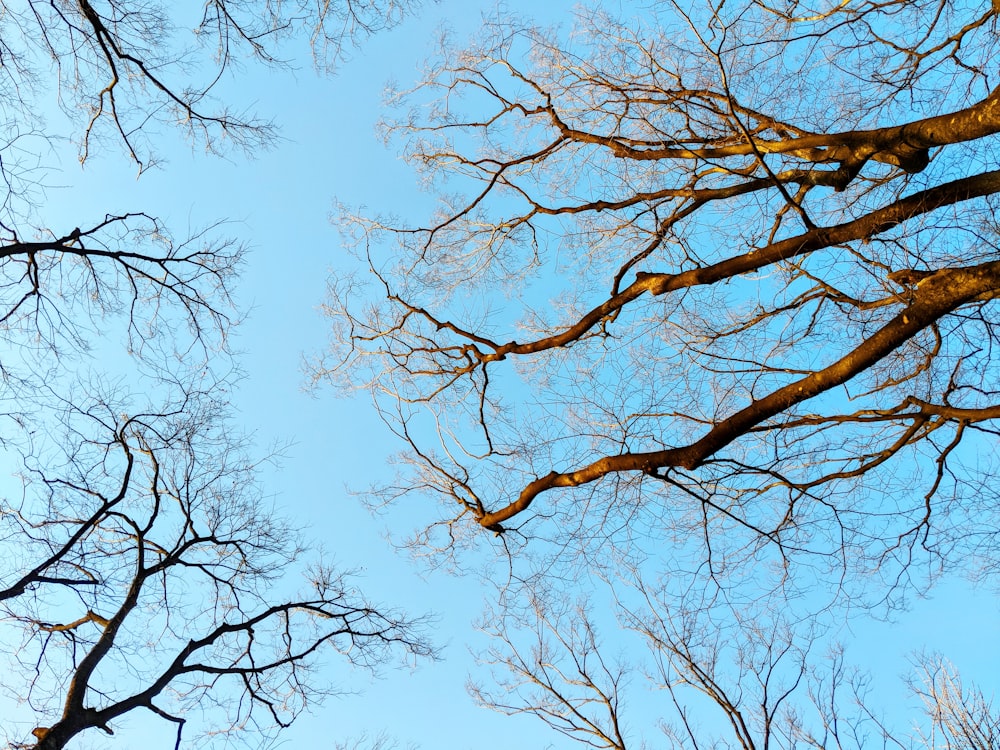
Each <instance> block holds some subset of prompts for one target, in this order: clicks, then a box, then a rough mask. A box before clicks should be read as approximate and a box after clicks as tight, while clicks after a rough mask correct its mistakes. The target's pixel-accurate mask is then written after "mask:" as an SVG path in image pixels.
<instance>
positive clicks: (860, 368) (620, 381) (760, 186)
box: [317, 0, 1000, 598]
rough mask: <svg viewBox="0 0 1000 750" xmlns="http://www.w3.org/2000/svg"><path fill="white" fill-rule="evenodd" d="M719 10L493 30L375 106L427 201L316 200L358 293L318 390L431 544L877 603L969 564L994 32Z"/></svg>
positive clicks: (969, 23)
mask: <svg viewBox="0 0 1000 750" xmlns="http://www.w3.org/2000/svg"><path fill="white" fill-rule="evenodd" d="M716 5H718V4H711V5H709V4H705V7H704V9H703V10H697V9H695V10H690V12H689V11H688V9H687V8H686V6H685V4H681V3H660V4H657V6H656V8H655V10H652V11H650V9H648V8H644V11H643V13H642V14H638V15H637V18H636V19H635V20H627V21H621V20H618V19H616V18H614V17H611V16H608V15H606V14H604V13H602V12H598V11H583V14H582V16H581V17H580V18H579V19H578V21H577V24H576V26H575V28H574V30H573V32H572V33H570V34H567V33H563V32H560V30H558V29H556V30H552V31H546V30H542V29H537V28H531V27H527V26H524V25H520V24H518V23H516V22H498V23H497V24H495V25H493V26H491V27H490V28H488V29H487V30H486V31H485V32H484V38H483V39H482V40H481V41H480V42H478V43H476V44H475V45H474V46H472V47H471V48H468V49H464V50H457V49H453V48H447V49H445V50H443V51H442V52H441V53H440V54H439V55H438V56H437V58H436V59H437V62H436V63H434V64H433V66H432V67H431V68H430V70H429V72H428V74H427V77H426V79H425V80H424V82H423V83H421V84H420V85H419V86H417V87H416V88H415V89H414V90H412V91H407V92H403V93H401V94H400V95H399V98H398V104H399V107H400V108H401V109H403V110H404V113H403V115H402V116H401V117H400V118H398V119H397V120H394V121H391V122H389V123H388V124H387V126H386V127H387V132H388V134H389V136H391V137H396V138H399V139H401V140H402V142H403V143H404V146H405V148H406V152H407V155H408V157H409V158H410V159H411V160H412V161H413V162H414V163H415V164H416V165H417V166H418V167H419V168H420V169H421V170H424V171H425V172H426V174H427V184H429V185H432V186H434V187H435V188H436V187H437V186H438V185H443V184H444V181H445V180H449V182H448V188H447V189H448V190H449V191H450V192H444V191H443V189H442V191H441V192H439V193H438V196H439V200H440V203H439V211H438V212H437V213H436V214H435V215H434V216H433V217H432V218H431V219H430V220H429V221H428V222H427V223H426V224H423V225H416V226H401V225H399V223H394V222H393V221H391V220H389V219H382V218H378V217H375V218H371V217H367V216H357V215H352V214H351V213H350V212H349V211H347V210H345V213H344V219H343V224H342V225H343V227H344V229H345V232H348V233H351V236H352V237H353V239H354V240H355V241H356V247H357V251H358V256H359V257H360V259H361V262H362V264H363V270H362V272H361V274H362V275H361V276H357V277H351V276H345V277H341V278H338V279H336V280H335V281H334V282H333V284H332V292H331V299H330V303H329V312H330V315H331V317H332V320H333V326H334V344H333V347H332V350H331V353H330V355H329V357H328V358H326V359H325V360H324V361H323V362H322V363H321V364H320V365H319V366H318V368H317V372H318V377H321V378H322V377H332V378H334V379H340V380H341V381H342V382H346V383H347V384H348V385H350V386H359V387H366V388H370V389H371V391H372V393H373V394H374V396H375V399H376V401H377V403H378V404H379V408H380V409H381V411H382V413H383V415H384V417H385V419H386V421H387V422H388V423H389V424H390V426H392V428H393V429H394V430H395V431H396V432H397V434H399V436H400V437H401V438H402V440H403V441H404V445H405V446H406V448H407V452H406V454H405V457H404V461H406V462H408V464H407V465H408V466H409V467H410V468H409V469H404V471H403V474H402V476H401V477H400V479H399V481H398V482H396V483H395V484H394V485H393V486H391V487H386V488H382V489H381V490H378V491H377V492H376V493H375V499H376V501H377V502H383V501H387V502H391V500H392V499H393V498H394V497H397V496H399V495H402V494H407V493H418V494H421V495H425V496H429V497H431V498H435V499H436V500H438V501H439V502H440V504H441V507H442V508H443V510H442V511H441V515H440V516H439V517H438V518H437V519H436V520H435V521H432V522H431V523H430V524H429V530H428V532H427V535H426V537H425V540H426V541H429V543H430V544H431V545H432V546H434V547H451V546H452V545H453V543H454V541H455V540H456V539H458V538H460V537H461V536H462V531H461V529H462V527H463V526H465V527H468V526H469V525H471V526H473V527H476V526H478V527H482V528H484V529H487V530H490V531H492V532H496V533H497V534H501V535H503V538H504V542H505V544H506V545H507V546H508V547H510V545H515V546H516V545H519V544H520V543H521V542H522V541H523V540H525V539H532V540H539V541H538V542H537V544H536V545H535V549H538V548H539V545H541V544H542V542H541V541H540V540H543V539H544V540H548V541H549V542H551V543H552V545H554V546H553V547H550V549H561V550H566V551H569V552H571V553H572V554H573V555H577V554H580V553H581V552H584V553H586V552H587V551H588V550H589V551H590V553H591V554H592V560H593V561H594V562H595V563H596V564H600V561H601V560H606V559H608V555H607V554H606V552H607V550H608V549H609V548H608V546H607V545H608V544H612V545H615V548H617V549H619V550H625V552H623V554H628V551H629V550H634V549H635V545H640V546H642V545H645V546H644V549H646V550H653V549H664V548H666V549H670V550H671V554H670V555H666V556H662V555H661V559H666V558H671V559H676V558H678V557H680V558H682V559H684V560H687V561H688V562H690V560H691V558H690V557H689V556H686V555H685V554H684V551H685V550H690V549H691V548H692V546H694V547H697V549H696V550H695V551H694V553H693V554H694V559H696V560H702V561H708V563H709V569H708V571H707V575H709V576H713V575H716V574H720V575H721V574H723V571H725V572H726V573H725V574H727V575H728V574H730V573H732V571H734V570H736V569H737V568H735V567H734V566H733V563H735V561H736V560H737V559H742V560H744V561H750V562H753V561H757V562H760V561H761V560H762V558H767V559H768V560H769V561H770V562H773V563H775V564H776V565H777V566H778V567H779V568H780V569H781V570H783V571H785V572H784V573H783V575H785V574H787V573H788V571H790V570H792V569H793V566H790V565H789V563H791V562H792V561H794V560H796V559H798V560H802V559H806V560H808V561H809V567H810V570H815V568H814V567H813V566H826V567H827V568H828V569H829V573H830V574H831V578H830V579H828V580H831V581H834V582H837V583H836V585H838V586H843V585H844V584H845V582H847V581H848V580H849V576H845V575H844V572H845V571H855V572H856V571H858V570H864V571H866V572H867V573H873V572H874V573H876V574H877V575H879V576H881V577H882V578H883V581H884V582H885V583H886V584H887V585H888V586H889V589H886V588H884V587H883V588H879V591H880V592H882V594H884V593H885V591H887V590H891V588H892V587H894V586H896V585H898V584H904V585H906V584H907V581H908V578H907V577H908V576H910V575H914V576H915V577H916V580H926V579H927V576H928V575H933V574H934V572H935V571H936V570H938V569H940V567H942V566H947V565H949V564H955V565H959V566H961V565H963V561H964V560H967V559H969V555H970V554H971V553H972V552H975V554H976V555H979V556H980V559H990V558H991V556H993V555H995V552H996V531H995V530H996V524H995V519H996V515H995V507H996V506H995V493H993V492H992V491H991V490H989V477H990V476H991V472H992V471H993V470H994V468H995V465H994V462H993V460H992V459H991V458H990V456H991V455H993V446H994V445H995V437H996V434H997V432H996V426H995V422H996V419H997V418H998V417H1000V405H998V403H997V393H998V383H997V367H996V362H995V358H994V357H993V354H994V351H995V346H994V342H995V338H996V335H997V331H996V329H995V325H994V318H995V314H994V310H995V305H996V301H995V300H996V297H997V295H998V290H1000V260H998V258H1000V255H998V249H1000V244H998V231H997V230H998V226H997V222H996V216H995V211H996V207H997V194H998V191H1000V173H998V172H997V171H996V170H995V169H993V166H994V161H995V160H994V158H993V156H992V154H993V152H994V151H995V148H996V134H997V133H998V132H1000V89H997V88H996V81H995V80H994V76H993V73H992V72H991V71H992V67H991V62H990V61H991V60H993V59H996V56H997V52H998V50H997V44H998V41H997V40H998V38H1000V37H998V35H997V33H996V27H997V23H998V21H997V15H996V12H995V9H994V8H993V6H992V5H991V4H990V3H982V4H971V5H963V6H961V7H959V6H957V5H955V4H953V3H948V2H944V1H943V0H928V1H927V2H923V1H920V2H912V1H910V0H907V1H906V2H902V1H899V2H897V1H895V0H888V1H887V2H858V3H854V2H850V3H847V2H845V3H839V4H836V3H830V4H817V5H816V7H812V5H811V4H808V3H797V2H794V3H783V4H782V3H767V2H745V3H725V4H722V5H718V7H716ZM365 277H367V280H366V278H365ZM977 452H978V453H979V456H978V458H975V459H968V460H966V457H969V456H972V455H974V454H976V453H977ZM411 469H412V471H411ZM439 531H440V532H443V533H442V534H438V533H437V532H439ZM664 545H666V547H664ZM917 561H920V562H921V563H922V564H926V567H924V568H920V567H919V566H917V565H916V564H915V563H916V562H917ZM685 565H687V563H677V566H678V567H679V568H684V567H685ZM689 568H690V566H689V565H688V569H689ZM865 585H866V588H867V590H868V591H872V588H871V586H870V582H869V583H867V584H865ZM845 590H846V589H845ZM879 596H881V594H879ZM876 598H878V596H877V597H876Z"/></svg>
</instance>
